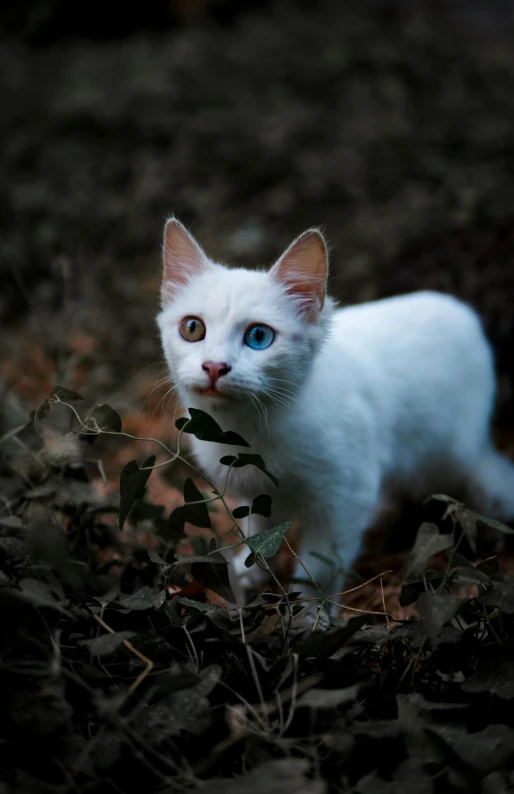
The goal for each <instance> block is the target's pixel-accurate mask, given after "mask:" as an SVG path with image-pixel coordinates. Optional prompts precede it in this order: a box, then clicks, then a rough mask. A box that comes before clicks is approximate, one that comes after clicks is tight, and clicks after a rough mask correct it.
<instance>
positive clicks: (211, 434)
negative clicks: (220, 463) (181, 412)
mask: <svg viewBox="0 0 514 794" xmlns="http://www.w3.org/2000/svg"><path fill="white" fill-rule="evenodd" d="M188 411H189V414H190V416H191V418H190V419H187V417H185V416H182V417H180V419H177V421H176V422H175V427H176V428H177V429H178V430H183V431H184V433H191V435H193V436H196V438H197V439H199V440H200V441H214V442H216V443H217V444H232V445H234V446H237V447H249V446H250V444H249V443H248V442H247V441H245V440H244V438H242V437H241V436H240V435H239V434H238V433H234V432H233V431H232V430H228V431H226V432H223V430H222V429H221V427H220V426H219V424H218V423H217V422H216V421H215V420H214V419H213V418H212V416H209V414H206V413H205V411H200V410H199V409H198V408H188Z"/></svg>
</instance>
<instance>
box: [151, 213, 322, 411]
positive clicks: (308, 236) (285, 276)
mask: <svg viewBox="0 0 514 794" xmlns="http://www.w3.org/2000/svg"><path fill="white" fill-rule="evenodd" d="M327 274H328V256H327V248H326V244H325V241H324V239H323V236H322V235H321V233H320V232H319V231H318V230H317V229H309V230H308V231H306V232H304V233H303V234H302V235H300V237H298V238H297V239H296V240H295V241H294V242H293V243H291V245H290V246H289V248H287V250H286V251H285V252H284V253H283V254H282V256H281V257H280V258H279V260H278V261H277V262H276V264H275V265H274V266H273V267H272V268H271V269H270V270H268V271H264V270H244V269H241V268H227V267H225V266H223V265H219V264H216V263H214V262H212V261H211V260H210V259H209V258H208V257H207V255H206V254H205V253H204V251H203V250H202V249H201V248H200V246H199V245H198V243H197V242H196V240H195V239H194V238H193V237H192V236H191V235H190V234H189V232H188V231H187V230H186V229H185V228H184V226H182V224H181V223H180V222H179V221H177V220H176V219H175V218H172V219H171V220H169V221H168V222H167V224H166V227H165V232H164V275H163V281H162V292H161V296H162V311H161V313H160V314H159V316H158V318H157V322H158V325H159V328H160V331H161V338H162V345H163V349H164V353H165V356H166V359H167V362H168V365H169V368H170V372H171V376H172V379H173V381H174V383H175V384H177V386H178V388H179V391H180V394H181V397H182V399H183V400H185V401H187V400H188V401H189V402H188V405H193V406H195V407H201V408H204V410H207V411H209V410H211V409H213V410H221V409H230V408H233V407H234V406H236V405H241V404H243V405H244V402H245V401H246V402H247V403H248V402H251V401H252V400H253V399H254V398H255V397H257V398H259V399H265V400H266V401H267V402H271V403H276V404H277V405H280V404H284V403H287V402H289V399H288V398H289V397H290V396H292V395H294V394H295V393H296V392H297V391H298V388H299V387H301V385H302V383H303V382H304V380H305V378H306V376H307V374H308V371H309V369H310V366H311V364H312V361H313V358H314V355H315V353H316V352H317V350H318V349H319V347H320V345H321V344H322V342H323V340H324V338H325V336H326V334H327V328H328V323H329V318H330V314H331V309H332V306H331V301H330V299H329V298H326V296H325V290H326V281H327Z"/></svg>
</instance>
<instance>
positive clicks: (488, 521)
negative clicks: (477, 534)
mask: <svg viewBox="0 0 514 794" xmlns="http://www.w3.org/2000/svg"><path fill="white" fill-rule="evenodd" d="M477 515H478V514H477ZM477 520H478V521H479V523H480V524H485V525H486V527H491V529H497V530H498V532H502V533H503V534H504V535H514V529H512V527H509V526H507V524H504V523H503V522H502V521H496V519H495V518H487V516H482V515H478V519H477Z"/></svg>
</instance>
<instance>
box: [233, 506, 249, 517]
mask: <svg viewBox="0 0 514 794" xmlns="http://www.w3.org/2000/svg"><path fill="white" fill-rule="evenodd" d="M232 515H233V516H234V518H246V516H249V515H250V508H249V507H248V505H242V506H241V507H236V508H235V510H232Z"/></svg>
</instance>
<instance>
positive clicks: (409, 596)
mask: <svg viewBox="0 0 514 794" xmlns="http://www.w3.org/2000/svg"><path fill="white" fill-rule="evenodd" d="M443 579H444V574H442V573H441V571H436V570H435V569H434V568H427V570H426V571H423V575H422V576H421V577H419V578H418V579H411V580H409V579H406V580H405V581H404V583H403V585H402V589H401V593H400V595H399V598H398V603H399V604H400V606H402V607H407V606H409V604H413V603H414V601H415V600H416V599H417V597H418V596H419V595H421V593H424V592H425V591H426V590H427V586H429V587H431V588H433V589H434V590H435V589H437V588H438V587H439V585H440V584H441V582H442V581H443Z"/></svg>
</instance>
